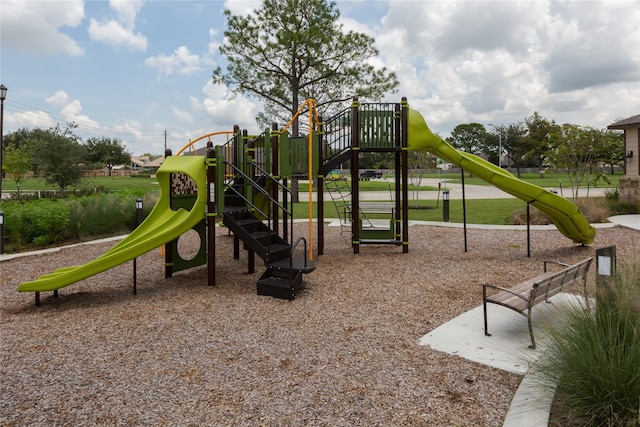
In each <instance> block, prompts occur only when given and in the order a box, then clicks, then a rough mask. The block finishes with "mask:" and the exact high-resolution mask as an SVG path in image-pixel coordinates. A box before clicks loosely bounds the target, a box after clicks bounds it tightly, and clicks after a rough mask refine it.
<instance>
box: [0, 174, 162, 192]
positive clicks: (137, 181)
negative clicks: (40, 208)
mask: <svg viewBox="0 0 640 427" xmlns="http://www.w3.org/2000/svg"><path fill="white" fill-rule="evenodd" d="M93 187H104V188H110V189H112V190H114V191H118V190H133V191H136V192H139V191H144V192H154V191H159V188H158V181H157V180H156V179H155V178H131V177H128V176H106V177H97V178H83V179H82V181H81V182H80V184H79V185H77V186H75V187H74V188H93ZM16 190H17V187H16V183H15V182H14V181H12V180H11V179H7V178H5V179H3V180H2V191H3V192H5V191H11V192H13V191H16ZM38 190H41V191H47V190H51V191H55V190H57V187H56V186H54V185H50V184H47V183H46V182H45V180H44V179H41V178H29V179H26V180H25V181H24V182H23V183H22V184H21V185H20V191H22V192H29V191H38Z"/></svg>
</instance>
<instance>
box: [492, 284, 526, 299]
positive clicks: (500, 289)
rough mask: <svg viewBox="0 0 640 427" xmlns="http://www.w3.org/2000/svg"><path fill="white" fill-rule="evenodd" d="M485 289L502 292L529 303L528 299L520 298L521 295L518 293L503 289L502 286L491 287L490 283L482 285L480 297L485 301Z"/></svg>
mask: <svg viewBox="0 0 640 427" xmlns="http://www.w3.org/2000/svg"><path fill="white" fill-rule="evenodd" d="M487 288H492V289H497V290H499V291H504V292H506V293H508V294H511V295H513V296H516V297H518V298H521V299H522V300H524V301H529V298H525V297H523V296H522V294H519V293H518V292H515V291H513V290H511V289H509V288H503V287H502V286H497V285H492V284H491V283H485V284H483V285H482V297H483V299H484V300H486V299H487Z"/></svg>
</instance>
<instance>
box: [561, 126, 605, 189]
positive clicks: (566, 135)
mask: <svg viewBox="0 0 640 427" xmlns="http://www.w3.org/2000/svg"><path fill="white" fill-rule="evenodd" d="M551 143H552V146H553V149H552V150H550V151H549V160H550V161H551V163H553V165H554V166H555V167H556V168H566V170H567V174H568V175H569V183H570V184H571V192H572V194H573V197H578V192H579V189H580V186H582V185H583V184H585V183H586V181H587V180H588V174H589V172H590V171H591V170H593V168H594V166H595V164H596V163H597V161H598V159H597V156H596V153H597V152H598V150H599V147H600V145H601V144H603V143H604V138H602V137H601V132H600V131H598V130H597V129H594V128H591V127H588V126H579V125H574V124H563V125H562V126H561V127H560V128H559V129H558V132H556V133H554V134H552V135H551Z"/></svg>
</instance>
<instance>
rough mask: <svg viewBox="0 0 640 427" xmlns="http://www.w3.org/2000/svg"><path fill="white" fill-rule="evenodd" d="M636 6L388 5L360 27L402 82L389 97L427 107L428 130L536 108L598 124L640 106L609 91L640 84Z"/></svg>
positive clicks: (513, 116) (517, 115)
mask: <svg viewBox="0 0 640 427" xmlns="http://www.w3.org/2000/svg"><path fill="white" fill-rule="evenodd" d="M637 4H638V2H637V1H602V2H597V1H590V2H582V1H569V2H553V1H550V0H547V1H536V2H469V1H462V2H461V1H459V2H453V1H451V2H418V1H390V2H387V6H388V10H387V12H386V15H385V16H384V17H382V19H380V25H371V26H369V28H370V30H368V31H364V30H361V31H362V32H366V33H370V32H371V30H373V31H374V33H373V34H372V35H373V37H374V38H375V39H376V46H377V47H378V48H379V49H380V53H381V54H380V57H379V59H380V60H381V61H382V63H383V64H384V65H385V66H386V67H387V68H389V69H391V70H393V71H395V72H396V73H397V75H398V78H399V79H400V88H399V93H398V94H397V96H398V97H400V96H403V95H405V96H408V97H409V103H410V105H412V107H414V108H415V107H416V106H420V107H421V108H425V110H424V111H423V114H425V117H427V118H428V120H432V121H433V125H434V126H433V127H434V128H436V129H438V128H440V129H448V131H450V130H451V129H453V128H454V127H455V126H456V125H457V124H460V123H468V122H471V121H480V122H483V123H487V122H492V123H500V122H501V121H502V122H504V123H511V122H516V121H522V120H524V118H525V117H528V116H530V115H531V114H533V113H534V112H535V111H539V112H540V113H541V114H543V115H545V116H546V117H548V118H549V119H555V120H557V121H559V122H562V121H565V120H568V121H571V120H579V119H580V118H582V120H580V121H579V122H578V124H590V125H593V126H605V125H606V124H608V123H609V122H610V121H611V119H610V118H609V119H608V120H605V119H606V117H607V116H614V117H618V116H625V117H628V116H630V115H633V114H637V113H638V111H635V112H634V111H629V110H628V107H627V109H626V111H624V112H621V113H616V112H615V111H616V107H617V108H624V107H623V106H624V105H627V106H628V105H633V104H635V105H636V108H639V109H640V103H639V102H638V101H637V99H638V98H636V101H635V102H633V100H632V99H631V98H629V97H628V96H625V95H626V94H628V93H630V92H629V90H627V91H626V92H625V91H624V90H620V91H618V89H617V88H618V87H621V88H622V87H627V88H628V87H629V84H630V83H633V84H635V87H638V88H640V84H638V83H640V49H638V48H637V47H638V46H640V24H639V23H640V8H638V7H634V6H637ZM351 19H358V16H356V15H353V16H351ZM345 22H349V20H345ZM350 26H351V27H353V28H358V26H357V25H355V24H350ZM360 28H361V27H360ZM622 29H624V30H622ZM638 90H640V89H638ZM631 92H635V93H637V91H634V90H632V91H631ZM621 93H622V95H621ZM620 96H622V99H620V98H619V97H620ZM387 98H389V97H387ZM388 100H390V101H391V99H388ZM603 111H605V113H604V114H603ZM607 112H608V114H607ZM588 117H590V118H593V122H590V123H585V122H584V121H585V120H584V118H588Z"/></svg>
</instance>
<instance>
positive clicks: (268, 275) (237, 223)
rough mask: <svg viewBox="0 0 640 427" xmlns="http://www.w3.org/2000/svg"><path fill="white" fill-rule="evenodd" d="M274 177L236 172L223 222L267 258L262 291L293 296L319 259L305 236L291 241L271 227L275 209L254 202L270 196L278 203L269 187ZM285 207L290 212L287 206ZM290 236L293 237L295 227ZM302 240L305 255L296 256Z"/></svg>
mask: <svg viewBox="0 0 640 427" xmlns="http://www.w3.org/2000/svg"><path fill="white" fill-rule="evenodd" d="M270 179H272V178H270V177H268V176H267V175H265V174H263V175H261V176H259V177H257V178H256V179H249V177H247V176H246V175H243V174H238V175H236V177H235V179H234V180H233V181H232V182H231V183H229V184H228V185H227V190H226V191H225V208H224V212H223V223H224V225H225V226H227V227H228V228H229V230H230V231H231V232H232V233H233V234H234V235H235V236H236V237H237V238H238V239H240V240H241V241H242V242H243V243H244V244H245V245H246V247H247V248H248V249H249V250H251V251H253V252H254V253H255V254H257V255H258V256H259V257H260V258H262V259H263V260H264V265H265V266H266V267H267V270H266V271H265V272H264V273H263V275H262V276H261V277H260V279H259V280H258V282H257V291H258V295H268V296H272V297H275V298H283V299H288V300H293V299H294V298H295V293H296V291H297V290H298V289H300V287H301V286H302V275H303V274H307V273H311V272H312V271H313V270H315V263H314V262H312V261H309V260H307V256H306V255H307V248H306V241H305V240H304V239H303V238H299V239H298V240H297V241H296V243H295V244H294V245H291V244H290V243H289V242H287V240H285V239H284V238H283V237H281V236H280V235H279V234H278V233H277V232H276V231H274V230H273V229H272V228H271V227H270V225H271V224H272V219H271V218H272V215H271V214H269V211H270V210H271V209H266V211H267V212H265V211H264V210H262V209H260V208H259V207H258V206H257V205H258V203H254V202H255V200H256V199H258V198H266V199H267V200H268V204H269V205H270V206H271V205H272V204H274V202H275V201H274V200H273V198H272V197H271V196H270V195H269V192H267V191H266V190H265V187H266V183H267V182H268V181H269V180H270ZM245 191H253V192H254V193H255V194H256V196H254V198H253V200H254V202H251V201H250V200H249V197H246V195H245V194H244V193H245ZM276 205H277V202H276ZM282 211H283V212H284V214H285V215H286V214H289V215H290V212H289V211H287V210H286V209H285V208H284V207H282ZM290 236H291V237H290V238H292V236H293V229H292V230H291V234H290ZM300 242H304V255H303V257H295V256H294V252H295V249H296V247H297V246H298V244H299V243H300Z"/></svg>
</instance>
